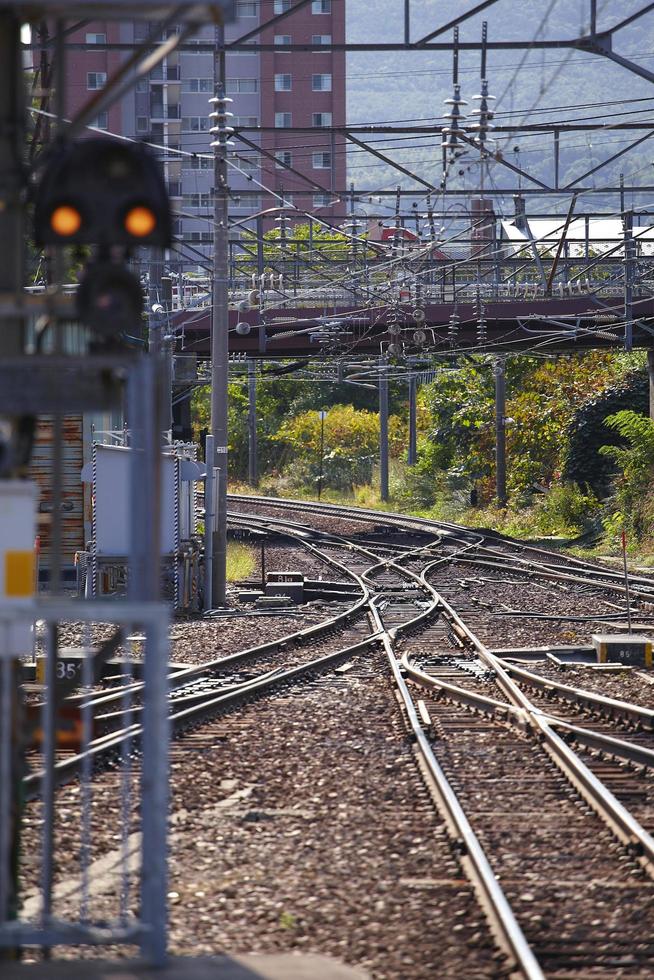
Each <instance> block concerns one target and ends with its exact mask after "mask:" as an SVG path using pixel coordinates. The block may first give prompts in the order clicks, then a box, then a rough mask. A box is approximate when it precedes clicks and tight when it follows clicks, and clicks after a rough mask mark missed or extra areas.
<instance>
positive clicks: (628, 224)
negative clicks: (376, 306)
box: [622, 211, 635, 350]
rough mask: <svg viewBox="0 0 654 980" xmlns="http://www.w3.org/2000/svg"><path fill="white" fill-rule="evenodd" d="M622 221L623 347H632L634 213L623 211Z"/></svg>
mask: <svg viewBox="0 0 654 980" xmlns="http://www.w3.org/2000/svg"><path fill="white" fill-rule="evenodd" d="M622 217H623V223H624V349H625V350H631V349H632V348H633V334H634V307H633V302H634V258H635V248H634V235H633V232H634V213H633V211H625V212H624V214H623V216H622Z"/></svg>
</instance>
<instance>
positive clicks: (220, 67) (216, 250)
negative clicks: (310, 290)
mask: <svg viewBox="0 0 654 980" xmlns="http://www.w3.org/2000/svg"><path fill="white" fill-rule="evenodd" d="M216 30H217V38H216V41H217V44H216V50H215V53H214V81H215V84H216V95H215V96H214V98H212V99H210V100H209V101H210V102H211V103H212V105H213V107H214V108H213V111H212V112H211V113H210V118H211V120H212V122H213V123H214V125H213V126H212V127H211V130H210V131H211V132H212V133H214V134H215V137H216V138H215V139H214V140H213V142H212V144H211V146H212V147H213V149H214V227H213V242H214V247H213V311H212V317H211V435H212V436H213V445H214V459H213V460H210V461H209V460H208V461H207V463H208V465H214V466H215V467H216V470H217V478H218V490H217V493H216V523H215V531H214V533H213V534H212V536H211V543H212V553H213V554H212V566H211V567H212V573H213V574H212V594H211V604H212V606H213V607H216V606H224V605H225V601H226V589H227V384H228V380H229V335H228V328H229V317H228V305H227V304H228V289H227V286H228V283H227V275H228V267H227V261H228V250H229V237H228V227H227V201H228V194H227V146H228V139H227V137H228V134H229V132H231V130H230V128H229V127H228V126H227V118H228V115H229V114H228V113H227V106H228V104H229V103H230V102H231V101H232V100H231V99H228V98H226V96H225V29H224V27H222V26H220V27H218V28H217V29H216Z"/></svg>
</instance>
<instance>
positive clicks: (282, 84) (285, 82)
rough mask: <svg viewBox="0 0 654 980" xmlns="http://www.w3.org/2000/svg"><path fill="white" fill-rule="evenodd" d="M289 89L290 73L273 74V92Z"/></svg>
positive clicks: (288, 90)
mask: <svg viewBox="0 0 654 980" xmlns="http://www.w3.org/2000/svg"><path fill="white" fill-rule="evenodd" d="M290 91H291V75H275V92H290Z"/></svg>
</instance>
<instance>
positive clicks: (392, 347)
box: [388, 344, 402, 357]
mask: <svg viewBox="0 0 654 980" xmlns="http://www.w3.org/2000/svg"><path fill="white" fill-rule="evenodd" d="M388 353H389V354H390V355H391V357H399V356H400V354H401V353H402V345H401V344H389V345H388Z"/></svg>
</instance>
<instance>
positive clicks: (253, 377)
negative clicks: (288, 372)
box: [248, 359, 259, 487]
mask: <svg viewBox="0 0 654 980" xmlns="http://www.w3.org/2000/svg"><path fill="white" fill-rule="evenodd" d="M248 482H249V484H250V486H251V487H256V486H258V484H259V472H258V466H257V362H256V361H253V360H251V359H250V360H249V361H248Z"/></svg>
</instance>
